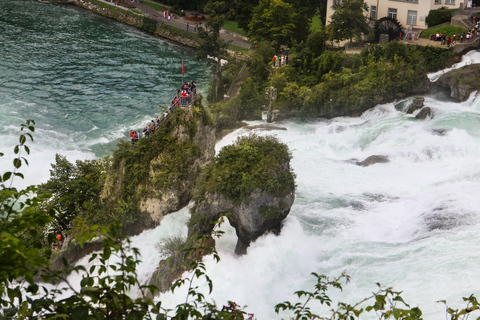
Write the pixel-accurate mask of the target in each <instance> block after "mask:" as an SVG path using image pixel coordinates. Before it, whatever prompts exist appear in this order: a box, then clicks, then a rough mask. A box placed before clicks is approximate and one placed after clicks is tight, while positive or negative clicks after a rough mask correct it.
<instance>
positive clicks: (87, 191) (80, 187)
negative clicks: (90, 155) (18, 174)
mask: <svg viewBox="0 0 480 320" xmlns="http://www.w3.org/2000/svg"><path fill="white" fill-rule="evenodd" d="M109 160H110V158H108V157H107V158H105V159H104V160H86V161H81V160H77V161H76V162H75V164H72V163H70V162H69V161H68V160H67V158H66V157H64V156H62V155H59V154H56V155H55V164H52V170H50V179H49V180H48V181H47V182H46V183H42V184H41V185H39V186H38V192H39V193H47V194H52V195H53V197H52V199H51V201H50V202H49V203H48V206H49V207H51V208H53V207H55V208H57V214H56V216H55V221H54V224H55V226H57V227H58V228H59V229H60V230H69V229H71V228H72V221H73V219H74V218H75V217H77V216H81V215H82V214H85V213H95V214H101V213H100V211H99V209H100V206H99V195H100V192H101V190H102V186H103V183H104V181H105V175H106V172H107V170H108V167H109V165H110V163H109Z"/></svg>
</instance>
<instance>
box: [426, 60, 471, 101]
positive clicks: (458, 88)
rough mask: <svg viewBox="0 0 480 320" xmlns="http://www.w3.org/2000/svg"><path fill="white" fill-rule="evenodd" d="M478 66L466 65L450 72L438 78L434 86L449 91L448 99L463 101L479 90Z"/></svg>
mask: <svg viewBox="0 0 480 320" xmlns="http://www.w3.org/2000/svg"><path fill="white" fill-rule="evenodd" d="M479 74H480V65H478V64H474V65H468V66H465V67H463V68H460V69H457V70H452V71H450V72H448V73H446V74H444V75H442V76H441V77H440V79H438V80H437V81H436V82H435V85H436V86H438V87H441V88H448V89H450V97H452V98H454V99H455V100H458V101H465V100H467V99H468V97H470V94H471V93H472V92H474V91H478V90H480V83H479V79H480V76H479Z"/></svg>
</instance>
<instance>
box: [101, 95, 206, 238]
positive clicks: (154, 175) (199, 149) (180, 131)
mask: <svg viewBox="0 0 480 320" xmlns="http://www.w3.org/2000/svg"><path fill="white" fill-rule="evenodd" d="M208 121H209V118H208V116H207V115H206V114H205V111H204V109H203V107H202V106H201V103H200V104H197V106H195V107H194V108H188V109H182V108H177V110H175V112H174V113H173V114H171V115H170V117H169V118H168V119H167V120H166V121H165V122H163V123H161V124H160V125H159V126H158V128H157V130H156V131H155V133H154V134H151V135H150V137H149V138H148V139H144V140H140V141H139V142H137V144H136V145H135V146H134V147H132V146H130V143H129V142H127V141H123V142H120V143H119V149H118V150H116V151H115V152H114V155H113V165H112V168H111V170H110V172H109V173H108V175H107V178H106V182H105V185H104V189H103V191H102V195H101V198H102V202H103V204H104V206H105V207H106V208H114V212H115V213H116V214H118V212H121V213H122V214H123V216H122V217H121V218H122V219H123V222H124V224H126V225H128V229H129V231H130V232H131V233H138V232H140V231H142V230H144V229H146V228H151V227H155V226H157V225H158V224H159V223H160V221H161V220H162V218H163V216H164V215H166V214H168V213H170V212H173V211H177V210H179V209H181V208H182V207H184V206H186V205H187V204H188V202H189V201H190V200H191V198H192V195H193V189H194V184H195V179H196V178H197V176H198V174H199V172H200V169H201V168H202V167H203V166H205V165H206V164H207V163H208V162H209V161H210V160H211V159H212V158H213V156H214V153H215V149H214V146H215V129H214V127H213V125H212V124H210V123H209V122H208Z"/></svg>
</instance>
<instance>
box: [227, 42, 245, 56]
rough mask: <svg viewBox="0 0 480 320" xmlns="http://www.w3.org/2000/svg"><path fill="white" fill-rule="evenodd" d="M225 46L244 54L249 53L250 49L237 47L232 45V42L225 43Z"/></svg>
mask: <svg viewBox="0 0 480 320" xmlns="http://www.w3.org/2000/svg"><path fill="white" fill-rule="evenodd" d="M227 48H228V49H230V50H233V51H238V52H241V53H243V54H246V55H248V54H249V53H250V50H251V49H246V48H242V47H237V46H234V45H233V44H227Z"/></svg>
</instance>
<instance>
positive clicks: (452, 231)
mask: <svg viewBox="0 0 480 320" xmlns="http://www.w3.org/2000/svg"><path fill="white" fill-rule="evenodd" d="M0 8H1V10H0V28H1V29H2V30H3V31H5V32H2V33H0V43H1V44H2V49H3V50H1V51H0V112H1V113H0V114H1V118H0V124H1V126H0V130H1V131H0V132H1V136H2V138H3V139H1V141H0V150H1V151H3V152H5V153H6V156H5V157H4V158H3V159H1V160H0V165H1V168H2V170H3V169H4V168H8V167H9V166H10V163H11V157H12V152H11V150H12V149H13V146H14V144H15V143H16V141H17V136H18V131H17V128H18V125H19V124H20V123H21V122H22V121H23V120H24V119H26V118H33V119H35V120H36V122H37V126H36V127H37V131H36V133H35V142H34V143H30V145H31V147H32V154H31V155H30V156H29V157H28V159H29V160H30V163H31V165H30V167H29V169H28V170H27V172H26V175H27V177H28V181H27V182H28V184H31V183H39V182H42V181H45V180H46V179H48V175H49V171H48V170H49V164H50V163H51V162H53V159H54V155H55V153H57V152H58V153H61V154H64V155H66V156H67V157H68V159H69V160H70V161H74V160H76V159H89V158H95V157H102V156H104V155H105V154H108V153H109V152H110V151H109V150H110V149H111V148H113V147H114V146H115V142H116V141H117V139H119V138H121V137H124V136H125V135H126V134H127V132H128V130H129V129H130V128H138V127H140V126H142V123H144V122H145V121H146V120H148V119H150V118H151V117H153V116H155V115H156V114H158V111H159V109H160V107H159V105H162V104H163V105H164V104H166V103H168V101H169V99H170V97H171V96H172V95H173V94H174V92H175V90H176V88H177V87H178V85H179V84H180V83H181V81H182V78H181V60H182V56H183V59H184V60H185V61H186V69H187V77H188V79H190V78H192V79H193V78H195V79H196V80H197V82H198V83H200V85H199V87H200V88H201V89H205V87H204V86H202V83H205V82H206V81H208V77H207V74H208V72H207V71H208V66H207V65H206V64H205V63H203V62H197V61H195V60H194V52H193V51H191V50H190V49H186V48H184V47H181V46H178V45H175V44H172V43H169V42H166V41H164V40H162V39H159V38H156V37H151V36H149V35H147V34H145V33H143V32H140V31H138V30H135V29H133V28H131V27H128V26H124V25H122V24H119V23H117V22H115V21H111V20H109V19H105V18H103V17H100V16H97V15H94V14H92V13H90V12H86V11H83V10H81V9H78V8H75V7H70V6H54V5H48V4H41V3H37V2H28V1H19V0H3V1H2V2H1V4H0ZM425 105H426V106H429V107H431V108H432V109H433V110H434V112H435V116H434V118H433V119H429V120H426V121H418V120H415V119H414V118H413V117H412V116H411V115H405V114H404V113H403V112H402V111H400V110H397V109H396V108H395V105H394V104H393V103H392V104H385V105H380V106H377V107H375V108H373V109H371V110H369V111H367V112H365V113H364V114H363V115H362V116H361V117H357V118H348V117H343V118H335V119H332V120H330V121H323V120H319V121H310V122H300V121H287V122H284V123H281V124H279V125H280V126H283V127H285V128H286V129H287V130H286V131H274V132H273V133H274V134H276V135H277V136H278V138H279V139H280V140H281V141H283V142H284V143H286V144H288V146H289V147H290V149H291V150H292V153H293V160H292V167H293V169H294V171H295V173H296V175H297V190H296V200H295V203H294V205H293V207H292V210H291V213H290V215H289V216H288V217H287V219H286V220H285V224H284V227H283V229H282V232H281V234H280V235H279V236H274V235H266V236H264V237H261V238H260V239H258V240H257V241H256V242H255V243H252V245H251V246H250V248H249V249H248V254H247V255H245V256H241V257H237V256H235V255H234V254H233V251H234V247H235V243H236V237H235V234H234V231H233V229H232V228H231V227H228V226H226V225H225V226H224V230H225V231H226V234H225V236H224V237H222V238H221V239H220V240H219V241H218V242H217V249H218V251H219V254H220V257H221V261H220V262H219V263H215V262H213V261H212V259H211V258H209V257H207V258H205V263H206V265H207V273H208V274H209V276H210V277H211V279H212V280H213V283H214V290H213V293H212V295H211V296H209V297H208V298H209V299H211V300H215V301H216V302H217V303H218V304H220V305H221V304H225V303H226V301H227V300H232V301H235V302H236V303H238V304H240V305H242V306H245V305H246V306H247V307H246V310H247V311H248V312H252V313H255V315H256V317H257V319H259V320H260V319H279V318H280V316H278V315H276V314H275V312H274V309H273V307H274V305H275V304H277V303H279V302H283V301H284V300H290V301H294V300H295V297H294V295H293V292H294V291H296V290H312V291H313V285H314V278H313V277H312V276H311V275H310V273H311V272H316V273H319V274H326V275H329V276H332V277H333V276H338V275H339V274H340V273H341V272H343V271H346V272H347V273H348V274H349V275H350V276H351V282H350V283H349V284H348V285H346V286H345V287H344V290H343V292H339V291H335V290H333V291H331V293H332V297H333V298H334V299H335V300H336V299H340V300H341V301H345V302H348V303H355V302H357V301H359V300H361V299H362V298H364V297H366V296H369V295H370V294H371V292H373V291H375V290H376V288H377V286H376V283H377V282H380V283H381V284H382V285H384V286H387V287H393V288H394V289H396V290H398V291H403V292H404V293H403V295H402V296H403V297H404V299H405V300H406V301H407V302H408V303H410V304H411V306H418V307H420V308H421V309H422V310H423V312H424V315H425V319H431V320H436V319H440V318H443V317H444V314H445V308H444V306H443V305H442V304H439V303H437V302H436V301H438V300H443V299H445V300H447V301H448V302H449V304H450V305H452V306H454V307H456V308H458V307H461V306H463V305H462V299H461V298H462V297H463V296H468V295H470V294H471V293H475V294H477V295H478V294H479V288H480V277H479V274H478V270H479V267H478V266H479V263H480V257H479V254H478V252H476V250H477V246H478V244H479V242H480V233H479V232H478V225H477V224H478V221H479V215H480V209H479V208H480V197H479V196H478V195H479V191H480V165H479V158H480V100H479V99H476V98H475V97H474V96H472V97H471V98H470V99H469V100H468V101H466V102H463V103H457V102H453V101H450V100H449V99H448V97H446V96H444V95H438V96H433V95H432V96H426V100H425ZM258 123H259V122H254V123H252V124H258ZM246 133H247V132H246V131H245V130H243V129H240V130H237V131H235V132H233V133H232V134H230V135H228V136H226V137H225V138H224V139H223V140H221V141H220V142H219V143H218V144H217V150H219V149H220V148H221V147H222V146H224V145H226V144H229V143H232V142H233V141H234V140H235V139H236V137H238V136H240V135H242V134H246ZM259 134H264V133H263V132H260V133H259ZM268 134H272V132H269V133H268ZM371 155H383V156H387V157H388V158H389V160H390V162H388V163H381V164H375V165H372V166H369V167H359V166H356V165H355V164H353V163H352V161H351V160H352V159H358V160H364V159H365V158H367V157H369V156H371ZM187 219H188V209H183V210H181V211H180V212H177V213H173V214H171V215H169V216H168V217H167V218H165V219H164V220H163V222H162V225H161V226H159V227H158V228H156V229H153V230H148V231H145V232H144V233H142V234H140V235H138V236H136V237H133V239H132V240H133V243H134V245H135V246H136V247H139V248H140V250H141V253H142V260H143V263H142V265H141V266H140V269H139V274H140V278H141V279H142V281H147V279H148V277H149V275H150V274H151V273H152V272H153V270H154V269H155V266H156V265H157V264H158V261H159V259H160V257H159V255H158V254H157V252H156V250H155V243H156V242H157V241H158V240H160V238H163V237H166V236H169V235H174V234H185V233H186V226H185V223H186V221H187ZM200 287H201V288H202V289H203V290H205V293H206V292H207V289H206V287H205V285H202V284H200ZM157 299H161V300H162V301H164V306H169V307H174V306H175V305H176V304H177V303H180V302H183V301H184V299H185V295H184V292H182V290H179V291H176V292H175V294H171V293H167V294H163V295H161V296H160V297H157ZM312 307H313V305H312ZM320 310H321V309H320V308H317V307H313V311H320ZM369 318H375V316H370V317H369Z"/></svg>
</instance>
